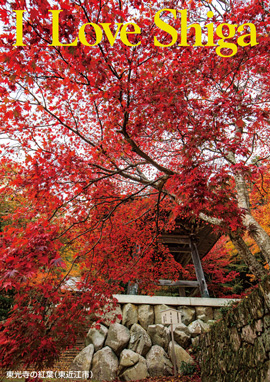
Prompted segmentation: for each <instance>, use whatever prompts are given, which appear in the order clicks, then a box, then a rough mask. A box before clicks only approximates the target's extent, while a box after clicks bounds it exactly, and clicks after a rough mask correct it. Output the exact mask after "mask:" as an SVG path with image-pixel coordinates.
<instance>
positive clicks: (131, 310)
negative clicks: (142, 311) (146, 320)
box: [122, 304, 138, 328]
mask: <svg viewBox="0 0 270 382" xmlns="http://www.w3.org/2000/svg"><path fill="white" fill-rule="evenodd" d="M137 323H138V309H137V307H136V306H135V305H133V304H125V305H124V307H123V313H122V324H123V325H125V326H127V327H128V328H130V327H131V326H132V325H133V324H137Z"/></svg>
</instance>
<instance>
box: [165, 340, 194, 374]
mask: <svg viewBox="0 0 270 382" xmlns="http://www.w3.org/2000/svg"><path fill="white" fill-rule="evenodd" d="M174 352H175V358H176V367H177V372H178V373H180V374H181V364H182V362H185V363H188V364H191V365H194V364H195V362H194V360H193V358H192V357H191V356H190V355H189V354H188V353H187V352H186V351H185V349H183V348H182V347H181V346H179V345H177V344H176V343H175V344H174ZM168 354H169V357H170V359H171V360H172V359H173V358H172V357H173V356H172V342H170V344H169V351H168Z"/></svg>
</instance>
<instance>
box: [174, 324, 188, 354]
mask: <svg viewBox="0 0 270 382" xmlns="http://www.w3.org/2000/svg"><path fill="white" fill-rule="evenodd" d="M173 334H174V340H175V341H176V342H177V343H178V345H180V346H182V347H183V348H185V349H186V348H188V347H189V346H190V344H191V336H190V332H189V330H188V327H187V326H186V325H185V324H180V325H177V326H176V328H175V329H174V333H173Z"/></svg>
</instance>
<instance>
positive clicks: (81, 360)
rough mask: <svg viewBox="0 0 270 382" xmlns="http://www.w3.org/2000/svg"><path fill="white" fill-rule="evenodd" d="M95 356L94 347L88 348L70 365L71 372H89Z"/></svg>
mask: <svg viewBox="0 0 270 382" xmlns="http://www.w3.org/2000/svg"><path fill="white" fill-rule="evenodd" d="M93 354H94V345H93V344H90V345H88V346H86V348H84V349H83V350H82V351H81V352H80V353H79V354H78V355H77V356H76V357H75V358H74V360H73V362H72V364H71V365H70V368H69V369H70V370H71V371H89V370H90V367H91V362H92V358H93Z"/></svg>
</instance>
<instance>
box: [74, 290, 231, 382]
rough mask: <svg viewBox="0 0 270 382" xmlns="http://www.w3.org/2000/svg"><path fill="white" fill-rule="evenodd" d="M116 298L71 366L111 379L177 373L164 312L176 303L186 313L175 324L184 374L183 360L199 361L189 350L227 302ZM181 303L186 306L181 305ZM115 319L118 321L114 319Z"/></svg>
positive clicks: (178, 359)
mask: <svg viewBox="0 0 270 382" xmlns="http://www.w3.org/2000/svg"><path fill="white" fill-rule="evenodd" d="M116 298H117V299H118V301H119V305H118V306H117V307H116V308H115V310H114V311H112V312H110V313H107V314H105V315H104V316H103V317H100V319H101V321H102V323H101V324H100V326H99V327H96V325H95V323H94V324H93V326H92V327H90V328H89V331H88V334H87V337H86V347H85V348H84V349H83V350H82V351H81V352H80V353H79V354H78V356H77V357H76V358H75V359H74V361H73V363H72V365H71V367H70V370H73V371H89V370H90V371H91V377H92V378H93V379H95V380H107V381H110V380H113V379H115V378H117V377H118V378H120V379H121V380H123V381H130V380H138V379H143V378H146V377H148V376H151V377H155V376H162V375H173V364H172V339H171V330H170V326H168V325H167V326H166V325H163V324H162V322H161V312H162V311H164V310H166V309H169V308H173V309H176V310H178V311H180V312H181V321H182V322H181V323H180V324H179V325H177V326H176V327H174V340H175V347H174V348H175V353H176V368H177V373H180V374H181V373H182V372H183V363H184V365H187V364H189V365H193V364H194V361H193V358H192V357H191V356H190V355H189V353H188V352H187V351H186V350H187V349H188V348H189V347H190V346H191V345H192V344H195V345H196V342H198V336H199V335H200V334H202V333H206V332H208V331H209V329H210V325H211V324H213V323H214V322H215V320H216V319H218V318H220V316H221V315H220V311H219V309H220V306H222V305H224V304H225V303H226V302H227V301H228V300H222V299H201V298H197V299H193V300H192V299H190V298H177V297H174V298H173V297H167V298H166V297H164V298H162V297H158V298H157V297H152V298H151V297H150V296H116ZM121 301H122V303H121ZM126 301H131V302H133V303H126ZM160 302H164V303H166V302H169V303H170V305H167V304H164V303H163V304H162V303H160ZM179 302H181V303H184V304H186V305H177V304H179ZM192 304H193V306H192ZM198 304H201V305H200V306H199V305H198ZM203 304H205V305H206V306H203ZM211 304H212V305H214V307H213V306H211ZM194 305H195V306H194ZM119 316H122V319H120V318H119ZM112 319H115V323H113V324H110V322H111V320H112ZM190 367H192V366H190Z"/></svg>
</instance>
